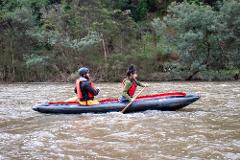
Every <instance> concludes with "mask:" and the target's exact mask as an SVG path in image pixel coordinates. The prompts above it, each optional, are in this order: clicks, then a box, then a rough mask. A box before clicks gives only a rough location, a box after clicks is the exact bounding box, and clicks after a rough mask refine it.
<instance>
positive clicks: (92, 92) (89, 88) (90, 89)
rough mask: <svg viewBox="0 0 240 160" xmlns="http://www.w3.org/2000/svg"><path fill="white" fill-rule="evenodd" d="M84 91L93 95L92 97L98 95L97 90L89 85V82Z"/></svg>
mask: <svg viewBox="0 0 240 160" xmlns="http://www.w3.org/2000/svg"><path fill="white" fill-rule="evenodd" d="M84 87H85V89H86V90H87V91H88V92H90V93H91V94H93V95H94V96H96V95H98V93H99V91H100V90H99V89H94V88H93V87H92V86H91V85H90V82H86V84H85V86H84Z"/></svg>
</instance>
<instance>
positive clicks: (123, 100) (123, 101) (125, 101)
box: [119, 96, 129, 103]
mask: <svg viewBox="0 0 240 160" xmlns="http://www.w3.org/2000/svg"><path fill="white" fill-rule="evenodd" d="M119 102H121V103H128V102H129V100H128V99H127V98H125V97H123V96H122V97H120V98H119Z"/></svg>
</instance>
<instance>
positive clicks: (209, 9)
mask: <svg viewBox="0 0 240 160" xmlns="http://www.w3.org/2000/svg"><path fill="white" fill-rule="evenodd" d="M239 26H240V2H239V0H229V1H223V2H220V1H219V2H217V1H209V2H208V1H201V0H189V1H185V2H181V1H166V0H164V1H160V0H134V1H131V0H118V1H113V0H99V1H95V0H88V1H86V0H21V1H18V0H0V32H1V34H0V55H1V59H0V81H46V80H53V81H68V80H73V79H75V78H76V77H75V76H76V74H75V73H76V70H77V69H78V68H79V67H80V66H89V67H90V68H91V70H92V71H93V72H92V76H93V77H94V78H95V79H97V80H105V81H113V80H120V79H121V78H122V77H123V76H124V73H125V70H126V67H127V65H128V64H130V63H134V64H136V65H137V66H138V68H139V70H140V73H141V78H142V79H145V80H175V79H187V80H191V79H203V80H224V79H234V78H235V79H238V76H239V68H240V62H239V58H240V53H239V52H240V50H239V47H240V44H239V43H240V27H239ZM219 76H220V77H219Z"/></svg>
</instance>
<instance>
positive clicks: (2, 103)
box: [0, 82, 240, 160]
mask: <svg viewBox="0 0 240 160" xmlns="http://www.w3.org/2000/svg"><path fill="white" fill-rule="evenodd" d="M98 86H99V87H100V88H101V95H100V96H99V97H98V98H106V97H115V96H118V95H119V89H120V85H119V84H98ZM72 88H73V85H72V84H57V83H40V84H39V83H36V84H35V83H34V84H1V85H0V159H134V160H135V159H240V83H239V82H221V83H207V82H194V83H190V82H184V83H178V82H174V83H172V82H171V83H151V84H150V87H149V88H148V89H147V90H145V92H144V94H150V93H159V92H168V91H188V92H197V93H199V94H201V95H202V98H201V99H200V100H199V101H198V102H196V103H194V104H192V105H190V106H188V107H186V108H184V109H182V110H180V111H177V112H161V111H146V112H142V113H133V114H124V115H123V114H120V113H108V114H83V115H49V114H40V113H38V112H34V111H32V110H31V106H32V105H34V104H36V103H38V102H45V101H49V100H51V101H58V100H64V99H66V98H69V97H71V96H72V95H73V89H72Z"/></svg>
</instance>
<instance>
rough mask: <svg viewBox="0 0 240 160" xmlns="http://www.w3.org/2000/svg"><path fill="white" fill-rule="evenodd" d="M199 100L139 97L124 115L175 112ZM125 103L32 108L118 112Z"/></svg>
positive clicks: (194, 97) (178, 94) (167, 95)
mask: <svg viewBox="0 0 240 160" xmlns="http://www.w3.org/2000/svg"><path fill="white" fill-rule="evenodd" d="M199 98H200V96H199V95H197V94H193V93H184V92H173V93H162V94H154V95H146V96H139V97H138V98H137V99H136V100H135V101H134V102H133V104H132V105H131V106H130V107H129V108H128V109H127V110H126V113H130V112H141V111H146V110H161V111H175V110H178V109H181V108H183V107H185V106H187V105H189V104H191V103H193V102H195V101H197V100H198V99H199ZM126 105H127V103H120V102H119V101H118V100H117V99H104V100H101V101H100V103H99V104H97V105H93V106H82V105H79V104H78V103H77V102H48V103H43V104H37V105H35V106H33V107H32V109H33V110H34V111H38V112H41V113H53V114H60V113H61V114H81V113H106V112H119V111H121V110H122V109H123V108H124V107H126Z"/></svg>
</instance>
